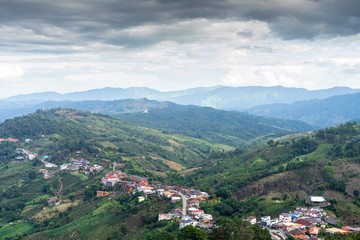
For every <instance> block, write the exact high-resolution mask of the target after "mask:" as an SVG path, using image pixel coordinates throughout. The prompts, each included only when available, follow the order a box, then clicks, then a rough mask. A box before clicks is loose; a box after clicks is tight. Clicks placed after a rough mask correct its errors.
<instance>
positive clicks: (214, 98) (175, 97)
mask: <svg viewBox="0 0 360 240" xmlns="http://www.w3.org/2000/svg"><path fill="white" fill-rule="evenodd" d="M356 92H360V90H359V89H351V88H347V87H334V88H330V89H323V90H314V91H311V90H307V89H303V88H286V87H281V86H275V87H226V86H215V87H202V88H192V89H187V90H181V91H170V92H161V91H157V90H154V89H150V88H144V87H134V88H127V89H123V88H103V89H93V90H88V91H84V92H73V93H67V94H60V93H56V92H43V93H33V94H23V95H17V96H13V97H9V98H6V99H3V101H4V102H2V103H0V106H4V105H6V103H9V102H11V103H13V102H25V103H26V104H37V103H40V102H44V101H84V100H102V101H111V100H120V99H129V98H133V99H137V98H148V99H152V100H158V101H171V102H174V103H178V104H185V105H188V104H191V105H199V106H206V107H213V108H218V109H224V110H244V109H246V108H250V107H253V106H256V105H262V104H272V103H293V102H296V101H303V100H310V99H324V98H328V97H331V96H335V95H344V94H351V93H356ZM25 103H24V104H25Z"/></svg>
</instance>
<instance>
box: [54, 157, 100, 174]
mask: <svg viewBox="0 0 360 240" xmlns="http://www.w3.org/2000/svg"><path fill="white" fill-rule="evenodd" d="M103 169H104V167H102V166H100V165H98V164H93V165H91V162H90V161H88V160H86V159H84V158H81V157H78V158H69V162H68V163H64V164H62V165H60V170H68V171H70V172H75V173H78V172H83V173H85V174H89V173H90V172H100V171H102V170H103Z"/></svg>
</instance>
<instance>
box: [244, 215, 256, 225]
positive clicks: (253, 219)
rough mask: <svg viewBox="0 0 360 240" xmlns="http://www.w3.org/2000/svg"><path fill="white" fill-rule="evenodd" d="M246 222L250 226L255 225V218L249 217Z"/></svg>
mask: <svg viewBox="0 0 360 240" xmlns="http://www.w3.org/2000/svg"><path fill="white" fill-rule="evenodd" d="M246 221H248V222H249V223H251V224H255V223H256V217H255V216H249V217H248V218H247V219H246Z"/></svg>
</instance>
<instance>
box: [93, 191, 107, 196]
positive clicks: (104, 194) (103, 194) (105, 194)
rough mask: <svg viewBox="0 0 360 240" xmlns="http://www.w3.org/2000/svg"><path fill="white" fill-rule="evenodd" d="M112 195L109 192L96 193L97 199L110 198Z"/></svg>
mask: <svg viewBox="0 0 360 240" xmlns="http://www.w3.org/2000/svg"><path fill="white" fill-rule="evenodd" d="M109 195H110V193H109V192H107V191H96V196H97V197H106V196H109Z"/></svg>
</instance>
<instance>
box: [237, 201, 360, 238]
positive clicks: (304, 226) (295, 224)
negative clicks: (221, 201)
mask: <svg viewBox="0 0 360 240" xmlns="http://www.w3.org/2000/svg"><path fill="white" fill-rule="evenodd" d="M307 203H308V205H309V207H306V206H298V207H296V209H295V210H294V211H291V212H287V213H281V214H279V217H278V218H273V219H271V217H270V216H262V217H260V219H259V221H258V219H257V217H256V216H249V217H247V218H246V219H244V220H245V221H248V222H250V223H251V224H258V225H259V226H260V227H262V228H266V229H268V230H269V232H270V233H271V235H272V238H273V239H286V238H287V237H289V236H292V237H293V238H295V239H306V240H317V239H319V238H318V236H319V234H320V233H321V232H324V233H329V234H348V233H354V232H360V227H359V226H342V227H341V228H339V227H338V226H339V224H340V223H339V222H338V221H337V220H336V219H334V218H331V217H329V216H327V213H326V212H325V211H324V209H323V207H325V206H328V205H329V204H330V203H328V202H327V201H326V199H325V198H324V197H322V196H309V199H308V201H307Z"/></svg>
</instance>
